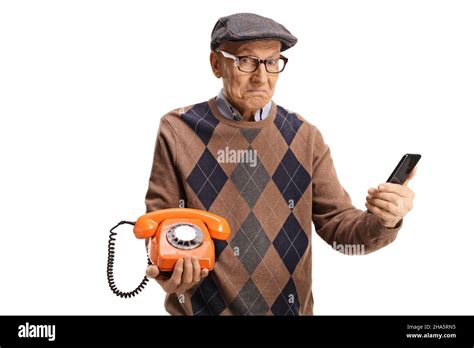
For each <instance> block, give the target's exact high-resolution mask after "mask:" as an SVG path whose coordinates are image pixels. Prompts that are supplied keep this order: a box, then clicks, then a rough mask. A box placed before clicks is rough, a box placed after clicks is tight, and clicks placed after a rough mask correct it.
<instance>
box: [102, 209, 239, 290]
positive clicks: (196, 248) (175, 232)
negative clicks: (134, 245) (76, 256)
mask: <svg viewBox="0 0 474 348" xmlns="http://www.w3.org/2000/svg"><path fill="white" fill-rule="evenodd" d="M123 224H128V225H134V228H133V232H134V234H135V236H136V237H137V238H139V239H144V238H150V241H149V243H148V264H155V265H157V266H158V268H159V269H160V271H164V272H170V271H172V270H173V269H174V265H175V264H176V261H178V259H180V258H184V257H189V256H195V257H196V258H197V259H198V261H199V265H200V266H201V268H207V269H209V270H210V271H211V270H212V269H213V268H214V264H215V248H214V242H213V241H212V239H211V238H213V239H219V240H226V239H228V238H229V237H230V233H231V232H230V227H229V224H228V222H227V220H226V219H224V218H223V217H220V216H218V215H216V214H213V213H211V212H208V211H204V210H198V209H192V208H170V209H162V210H158V211H154V212H150V213H147V214H145V215H142V216H141V217H140V218H139V219H138V220H137V221H136V222H130V221H121V222H119V223H118V224H117V225H115V226H114V227H113V228H112V229H111V230H110V236H109V246H108V249H109V252H108V260H107V280H108V283H109V287H110V289H111V290H112V292H113V293H114V294H116V295H117V296H120V297H125V298H128V297H133V296H135V295H137V294H138V293H139V292H140V291H142V290H143V288H144V287H145V285H146V284H147V282H148V278H147V277H144V278H143V280H142V281H141V283H140V284H139V285H138V287H137V288H136V289H135V290H133V291H130V292H122V291H120V290H118V288H117V286H116V284H115V281H114V276H113V264H114V257H115V238H114V237H115V236H116V235H117V232H114V230H115V229H116V228H117V227H118V226H120V225H123Z"/></svg>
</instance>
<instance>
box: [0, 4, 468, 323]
mask: <svg viewBox="0 0 474 348" xmlns="http://www.w3.org/2000/svg"><path fill="white" fill-rule="evenodd" d="M235 12H254V13H258V14H261V15H265V16H267V17H271V18H273V19H275V20H277V21H279V22H281V23H283V24H284V25H285V26H286V27H287V28H288V29H289V30H290V31H291V32H292V33H293V34H294V35H295V36H297V37H298V38H299V42H298V44H297V45H296V46H295V47H294V48H292V49H291V50H289V51H287V52H286V55H287V56H288V57H289V65H288V66H287V69H286V70H285V72H284V73H283V74H282V75H281V77H280V80H279V83H278V86H277V92H276V94H275V96H274V100H275V101H276V102H277V103H279V104H280V105H282V106H284V107H287V108H289V109H291V110H293V111H296V112H299V113H300V114H302V115H303V116H304V117H305V118H306V119H308V120H309V121H310V122H312V123H313V124H315V125H316V126H317V127H319V129H320V130H321V131H322V133H323V135H324V136H325V140H326V142H327V143H328V144H329V145H330V147H331V149H332V153H333V157H334V161H335V165H336V169H337V171H338V174H339V177H340V180H341V182H342V183H343V185H344V187H345V188H346V190H347V191H348V192H349V193H350V195H351V197H352V199H353V203H354V204H355V205H356V206H357V207H359V208H361V209H364V205H363V204H364V201H365V196H366V190H367V189H368V188H369V187H370V186H373V185H377V184H379V183H381V182H384V181H385V180H386V179H387V177H388V175H389V174H390V172H391V171H392V169H393V167H394V166H395V165H396V164H397V162H398V160H399V159H400V157H401V155H402V154H404V153H407V152H413V153H421V154H422V155H423V158H422V159H421V161H420V163H419V166H418V174H417V175H416V177H415V178H414V179H413V181H412V183H411V185H410V186H411V187H412V189H413V190H414V191H415V192H416V199H415V208H414V210H413V211H412V212H411V213H410V214H409V215H408V216H407V217H406V219H405V224H404V227H403V229H402V230H401V231H400V233H399V236H398V238H397V239H396V241H395V242H394V243H393V244H391V245H390V246H388V247H386V248H384V249H381V250H379V251H377V252H376V253H373V254H370V255H367V256H363V257H351V256H344V255H342V254H339V253H337V252H335V251H334V250H332V249H331V247H330V246H329V245H327V244H325V243H324V242H323V241H322V240H321V239H320V238H319V237H317V236H316V234H314V238H313V253H314V272H313V284H314V287H313V291H314V299H315V314H361V315H364V314H474V303H473V302H474V301H473V298H472V294H473V293H474V279H473V278H474V272H473V270H472V267H473V264H474V256H473V255H474V253H473V250H472V249H473V246H474V236H473V235H474V233H473V232H474V230H473V222H472V216H473V211H472V208H473V204H472V197H473V193H474V192H473V191H474V190H473V183H472V180H471V178H472V177H473V172H472V171H473V170H472V168H473V166H472V157H471V153H470V151H469V149H472V148H473V147H474V144H473V142H474V141H473V135H472V131H473V127H472V126H471V125H472V122H471V119H472V118H473V117H474V101H473V99H474V98H473V97H474V64H473V62H474V45H473V42H474V21H473V18H474V3H473V2H471V1H433V0H430V1H413V0H410V1H334V0H331V1H286V0H285V1H272V2H268V1H247V0H240V1H219V2H218V1H167V2H163V1H2V2H1V3H0V116H1V117H0V120H1V121H0V122H1V125H0V154H1V172H0V217H1V225H0V230H1V233H0V314H165V313H166V312H165V311H164V307H163V300H164V294H163V292H162V291H161V289H160V288H159V286H158V285H157V284H155V283H153V284H151V285H149V286H148V287H147V288H146V290H145V291H144V292H143V293H142V294H141V295H140V296H138V297H136V298H134V299H128V300H124V299H120V298H118V297H115V296H114V295H113V294H112V293H111V292H110V290H109V289H108V286H107V282H106V272H105V271H106V259H107V255H106V251H107V238H108V229H109V228H110V227H112V226H113V225H114V224H115V223H116V222H117V221H119V220H123V219H128V220H135V219H136V218H137V217H138V216H139V215H141V214H142V213H143V212H144V210H145V206H144V196H145V192H146V188H147V185H148V177H149V172H150V169H151V162H152V156H153V149H154V143H155V137H156V132H157V128H158V123H159V119H160V117H161V116H162V115H163V114H165V113H166V112H168V111H169V110H171V109H174V108H177V107H181V106H186V105H190V104H193V103H197V102H201V101H204V100H207V99H209V98H210V97H212V96H214V95H216V94H217V92H218V90H219V88H220V84H221V82H220V80H217V79H216V78H215V77H214V76H213V75H212V73H211V69H210V67H209V63H208V56H209V38H210V33H211V30H212V28H213V26H214V23H215V22H216V20H217V19H218V18H219V17H221V16H224V15H228V14H231V13H235ZM127 228H128V227H127ZM127 228H124V230H123V232H121V233H120V240H119V245H118V254H119V255H118V260H117V266H116V270H117V271H116V272H117V279H118V284H119V286H120V287H121V288H123V289H124V290H128V289H131V288H133V287H134V286H135V285H136V284H137V283H138V282H139V281H140V280H141V278H142V276H143V273H144V268H145V254H144V247H143V242H142V241H138V240H136V239H135V238H134V237H133V234H132V233H131V230H130V229H128V230H127Z"/></svg>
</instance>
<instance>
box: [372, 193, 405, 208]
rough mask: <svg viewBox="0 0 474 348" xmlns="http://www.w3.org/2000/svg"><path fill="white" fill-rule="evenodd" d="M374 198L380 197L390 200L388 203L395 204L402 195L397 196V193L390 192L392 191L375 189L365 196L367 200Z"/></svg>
mask: <svg viewBox="0 0 474 348" xmlns="http://www.w3.org/2000/svg"><path fill="white" fill-rule="evenodd" d="M374 198H378V199H382V200H384V201H387V202H390V203H393V204H395V205H397V204H398V202H399V201H400V200H401V199H402V198H403V197H401V196H399V195H398V194H396V193H392V192H382V191H376V192H374V193H371V194H369V195H368V196H367V197H366V199H367V200H370V199H374Z"/></svg>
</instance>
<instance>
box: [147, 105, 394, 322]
mask: <svg viewBox="0 0 474 348" xmlns="http://www.w3.org/2000/svg"><path fill="white" fill-rule="evenodd" d="M145 202H146V208H147V212H150V211H155V210H158V209H164V208H173V207H182V206H183V204H182V203H183V202H184V204H185V206H186V207H188V208H196V209H203V210H209V211H211V212H213V213H215V214H218V215H220V216H222V217H224V218H226V219H227V221H228V222H229V224H230V227H231V230H232V235H231V237H230V239H229V240H228V241H215V246H216V265H215V268H214V271H212V272H210V274H209V276H208V277H206V278H205V279H204V280H202V281H201V282H200V284H198V285H197V286H195V287H194V288H192V289H190V290H188V291H187V292H186V293H185V294H183V295H184V296H180V297H178V295H177V294H170V295H167V297H166V301H165V308H166V310H167V311H168V312H169V313H171V314H173V315H186V314H187V315H231V314H236V315H302V314H303V315H307V314H312V313H313V297H312V292H311V285H312V280H311V238H312V236H311V226H312V225H311V224H312V222H313V223H314V225H315V227H316V232H317V233H318V234H319V235H320V236H321V237H322V238H323V239H324V240H325V241H326V242H327V243H329V244H330V245H331V246H334V245H338V246H341V245H351V246H357V247H360V249H358V250H363V251H364V252H365V253H369V252H372V251H374V250H377V249H379V248H381V247H383V246H385V245H387V244H389V243H390V242H392V241H393V240H394V239H395V237H396V235H397V232H398V230H399V229H400V226H401V223H400V224H399V226H397V228H394V229H387V228H385V227H383V226H382V225H381V224H380V222H379V221H378V218H377V217H376V216H374V215H372V214H370V213H368V212H367V211H362V210H359V209H356V208H355V207H354V206H353V205H352V203H351V199H350V197H349V195H348V194H347V192H346V191H345V190H344V188H343V187H342V186H341V184H340V183H339V180H338V178H337V175H336V171H335V169H334V166H333V161H332V158H331V153H330V149H329V147H328V146H327V145H326V144H325V143H324V140H323V137H322V135H321V133H320V132H319V130H318V129H317V128H316V127H315V126H313V125H311V124H310V123H309V122H308V121H306V120H305V119H304V118H302V117H301V116H300V115H298V114H296V113H293V112H290V111H288V110H286V109H285V108H283V107H280V106H277V105H276V104H275V103H273V105H272V109H271V111H270V114H269V116H268V117H267V118H266V119H264V120H263V121H260V122H246V121H234V120H230V119H228V118H225V117H224V116H222V115H221V114H220V113H219V111H218V108H217V107H216V104H215V98H212V99H210V100H209V101H207V102H203V103H200V104H196V105H192V106H189V107H185V108H181V109H176V110H173V111H171V112H169V113H168V114H166V115H165V116H163V117H162V118H161V122H160V127H159V131H158V136H157V142H156V148H155V154H154V160H153V167H152V171H151V176H150V182H149V188H148V192H147V195H146V200H145ZM180 203H181V204H180ZM361 248H363V249H361ZM336 250H339V251H342V250H348V249H346V248H337V249H336ZM349 250H350V249H349ZM352 250H354V249H352Z"/></svg>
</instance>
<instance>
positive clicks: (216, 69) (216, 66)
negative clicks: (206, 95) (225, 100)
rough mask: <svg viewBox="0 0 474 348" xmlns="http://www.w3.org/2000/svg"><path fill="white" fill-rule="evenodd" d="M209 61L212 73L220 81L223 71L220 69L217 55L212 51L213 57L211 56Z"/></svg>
mask: <svg viewBox="0 0 474 348" xmlns="http://www.w3.org/2000/svg"><path fill="white" fill-rule="evenodd" d="M209 61H210V62H211V68H212V72H213V73H214V76H215V77H217V78H218V79H219V78H221V77H222V73H221V70H220V69H219V58H217V53H216V52H214V51H211V55H210V56H209Z"/></svg>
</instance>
